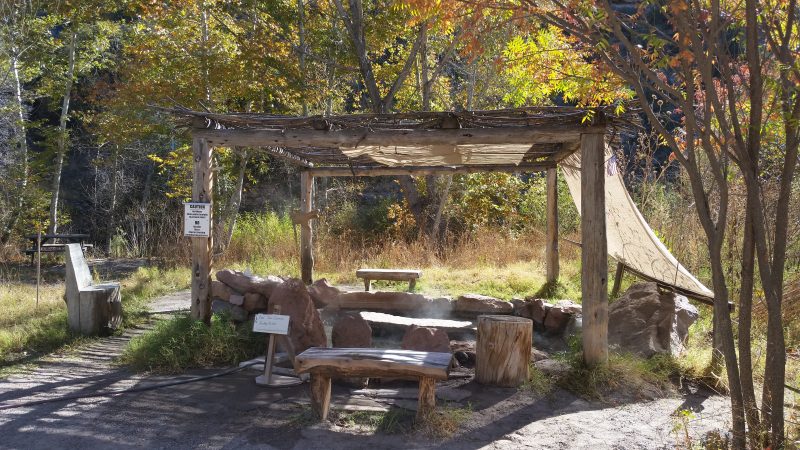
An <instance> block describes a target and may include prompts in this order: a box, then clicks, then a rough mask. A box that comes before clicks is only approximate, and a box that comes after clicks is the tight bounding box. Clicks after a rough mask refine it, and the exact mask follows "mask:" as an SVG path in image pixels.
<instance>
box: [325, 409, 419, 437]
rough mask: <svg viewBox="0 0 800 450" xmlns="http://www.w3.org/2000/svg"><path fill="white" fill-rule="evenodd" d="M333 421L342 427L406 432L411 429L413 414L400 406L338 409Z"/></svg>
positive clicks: (393, 432)
mask: <svg viewBox="0 0 800 450" xmlns="http://www.w3.org/2000/svg"><path fill="white" fill-rule="evenodd" d="M334 422H335V423H336V424H337V425H338V426H340V427H344V428H360V429H366V430H368V431H372V432H381V433H385V434H398V433H407V432H408V431H410V430H411V429H412V426H413V423H414V414H413V413H412V412H410V411H408V410H405V409H401V408H390V409H389V410H388V411H385V412H383V411H355V412H352V413H347V412H344V411H340V412H339V413H338V414H337V416H336V417H335V418H334Z"/></svg>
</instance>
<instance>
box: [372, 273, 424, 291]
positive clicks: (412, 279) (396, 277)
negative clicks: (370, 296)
mask: <svg viewBox="0 0 800 450" xmlns="http://www.w3.org/2000/svg"><path fill="white" fill-rule="evenodd" d="M421 276H422V271H421V270H410V269H358V270H356V277H358V278H363V279H364V290H365V291H369V283H370V281H372V280H387V281H408V290H409V292H411V291H413V290H414V287H415V286H416V285H417V278H419V277H421Z"/></svg>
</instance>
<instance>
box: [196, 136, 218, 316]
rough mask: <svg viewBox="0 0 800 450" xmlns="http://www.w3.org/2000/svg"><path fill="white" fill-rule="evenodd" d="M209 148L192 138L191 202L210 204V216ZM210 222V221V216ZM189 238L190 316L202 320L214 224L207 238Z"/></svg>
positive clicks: (206, 310)
mask: <svg viewBox="0 0 800 450" xmlns="http://www.w3.org/2000/svg"><path fill="white" fill-rule="evenodd" d="M212 152H213V150H212V147H211V146H210V145H209V144H208V142H207V141H206V140H205V139H203V138H199V137H195V138H194V139H192V153H193V155H194V158H193V160H194V172H193V183H192V201H193V202H199V203H209V204H211V205H212V207H211V208H209V210H210V214H212V215H213V209H214V208H213V202H214V195H213V180H214V176H213V171H212V167H211V159H212V158H211V157H212ZM209 220H210V223H211V224H213V223H214V218H213V216H212V217H210V219H209ZM191 239H192V305H191V314H192V318H194V319H196V320H202V321H204V322H206V323H208V322H210V320H211V298H210V296H211V251H212V249H213V243H214V227H213V226H209V229H208V237H193V238H191Z"/></svg>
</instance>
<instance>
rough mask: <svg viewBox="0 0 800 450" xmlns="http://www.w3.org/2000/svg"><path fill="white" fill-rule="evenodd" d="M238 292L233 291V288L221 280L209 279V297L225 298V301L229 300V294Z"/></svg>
mask: <svg viewBox="0 0 800 450" xmlns="http://www.w3.org/2000/svg"><path fill="white" fill-rule="evenodd" d="M236 294H239V293H238V292H235V291H234V290H233V289H231V288H230V287H228V285H227V284H225V283H223V282H222V281H217V280H212V281H211V298H218V299H220V300H225V301H226V302H229V301H230V298H231V295H236Z"/></svg>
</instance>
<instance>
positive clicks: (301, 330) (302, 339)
mask: <svg viewBox="0 0 800 450" xmlns="http://www.w3.org/2000/svg"><path fill="white" fill-rule="evenodd" d="M275 306H280V307H281V312H280V313H281V314H283V315H287V316H289V317H291V320H290V322H289V339H290V341H291V343H292V346H293V347H294V348H293V350H294V352H295V354H299V353H301V352H303V351H305V350H306V349H308V348H309V347H326V346H327V344H328V338H327V337H326V336H325V328H324V327H323V325H322V320H321V319H320V317H319V312H318V311H317V308H315V307H314V302H313V301H312V300H311V296H310V295H309V294H308V290H307V289H306V286H305V284H303V282H302V281H301V280H298V279H297V278H290V279H288V280H286V281H285V282H283V283H280V284H278V285H277V286H276V287H275V290H274V291H273V292H272V296H271V297H270V298H269V307H270V308H269V310H270V311H272V310H273V308H274V307H275Z"/></svg>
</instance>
